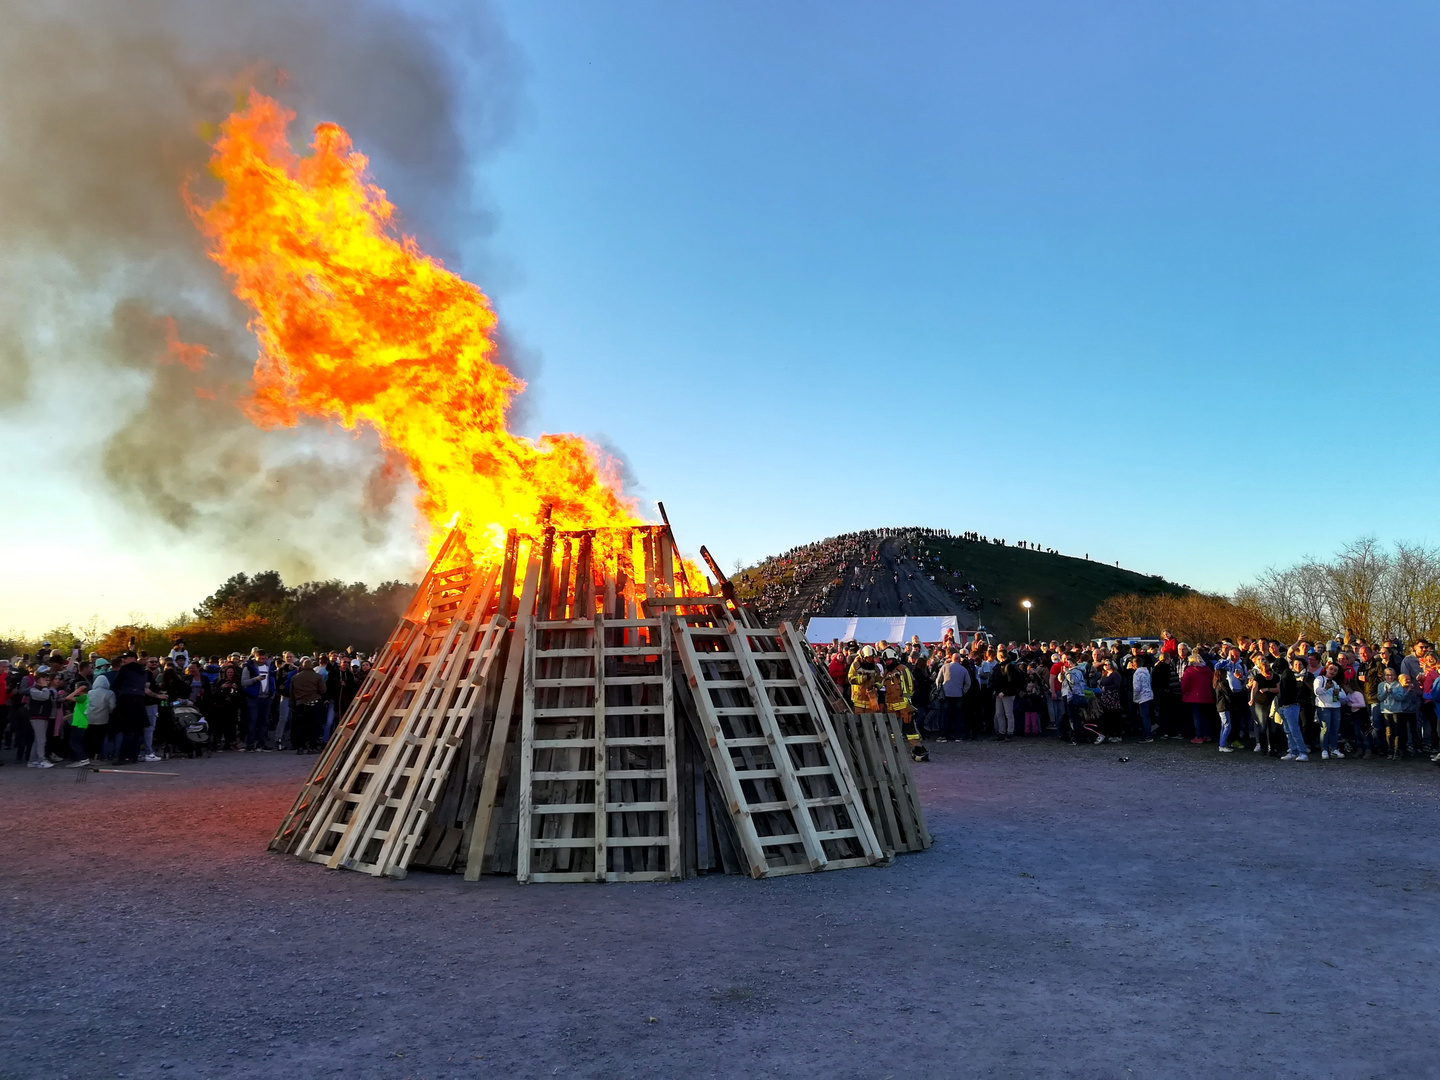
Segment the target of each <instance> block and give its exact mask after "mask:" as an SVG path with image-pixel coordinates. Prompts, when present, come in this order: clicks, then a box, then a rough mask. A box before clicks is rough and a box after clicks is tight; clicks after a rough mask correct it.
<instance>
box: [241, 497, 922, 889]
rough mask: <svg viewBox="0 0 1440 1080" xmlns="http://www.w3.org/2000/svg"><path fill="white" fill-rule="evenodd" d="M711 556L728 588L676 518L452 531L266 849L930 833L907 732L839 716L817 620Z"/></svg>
mask: <svg viewBox="0 0 1440 1080" xmlns="http://www.w3.org/2000/svg"><path fill="white" fill-rule="evenodd" d="M702 553H703V549H702ZM706 557H707V559H708V553H707V554H706ZM711 569H712V571H713V572H714V574H715V576H716V579H717V580H718V581H719V582H720V587H721V591H720V592H719V593H716V592H715V591H714V589H712V588H710V587H708V586H709V583H708V582H704V583H702V582H698V581H691V580H687V578H686V570H685V564H684V563H683V561H682V560H681V559H680V557H679V553H678V549H677V548H676V546H675V542H674V538H673V536H672V535H671V533H670V530H669V527H668V525H656V526H638V527H635V528H627V529H601V530H583V531H572V532H563V531H558V530H556V529H553V528H550V527H546V528H544V529H543V531H542V533H541V535H540V536H538V537H530V536H525V535H521V534H518V533H511V534H510V535H509V536H508V537H507V538H506V545H505V550H504V554H503V556H502V557H501V558H500V559H499V560H498V561H496V562H493V563H491V564H486V563H483V562H482V563H478V564H477V562H476V561H475V560H474V559H472V558H471V556H470V555H469V553H468V552H467V551H465V549H464V545H463V543H462V542H461V541H460V540H459V539H458V537H457V536H455V535H452V536H451V537H450V538H448V539H447V540H446V542H445V544H444V545H443V546H442V548H441V550H440V552H439V553H438V554H437V556H436V558H435V561H434V563H433V564H432V566H431V568H430V571H429V572H428V573H427V574H426V576H425V579H424V580H423V581H422V582H421V584H420V586H419V588H418V589H417V590H416V592H415V596H414V598H413V600H412V601H411V604H410V606H409V608H408V609H407V610H406V612H405V613H404V615H403V617H402V618H401V619H400V621H399V623H398V624H397V626H396V628H395V630H394V632H393V633H392V635H391V637H390V640H389V641H388V642H386V644H385V647H384V649H383V650H382V651H381V654H380V656H379V659H378V662H377V663H376V664H375V666H374V668H373V670H372V671H371V673H370V676H369V678H367V680H366V682H365V684H364V685H363V686H362V687H361V690H360V693H359V695H358V696H357V697H356V700H355V701H354V703H353V704H352V705H351V707H350V709H349V711H348V712H347V713H346V715H345V716H344V717H343V719H342V721H341V723H340V724H338V725H337V727H336V730H335V732H334V733H333V734H332V736H331V739H330V741H329V743H328V744H327V745H326V747H325V750H324V752H323V753H322V754H321V755H320V756H319V758H318V759H317V761H316V764H315V767H314V770H313V771H312V773H311V775H310V777H309V779H308V780H307V781H306V783H305V785H304V786H303V787H302V789H301V791H300V793H299V795H298V796H297V798H296V800H295V803H294V805H293V806H292V807H291V809H290V812H289V813H288V814H287V815H286V816H285V819H284V821H282V823H281V825H280V828H279V830H278V831H277V832H276V834H275V837H274V839H273V840H272V841H271V844H270V847H271V849H272V850H274V851H280V852H284V853H287V854H294V855H297V856H299V857H301V858H304V859H308V860H311V861H314V862H321V863H324V864H325V865H326V866H328V867H331V868H343V869H349V870H359V871H362V872H365V873H369V874H373V875H387V876H391V877H403V876H404V875H405V874H406V873H407V872H408V870H409V869H411V868H412V867H424V868H427V869H433V870H443V871H452V872H453V871H463V873H464V875H465V877H466V879H467V880H472V881H473V880H476V879H478V878H479V876H480V874H481V873H505V874H514V875H516V876H517V877H518V878H519V880H520V881H522V882H529V881H537V882H538V881H553V882H560V881H563V882H579V881H655V880H675V879H679V878H682V877H688V876H693V875H694V874H697V873H704V872H708V871H725V872H731V873H748V874H750V875H752V876H755V877H773V876H778V875H782V874H794V873H809V872H812V871H816V870H828V869H842V868H846V867H853V866H868V865H874V864H877V863H882V862H884V861H885V860H887V859H888V858H889V856H890V855H891V854H893V853H894V852H896V851H902V850H919V847H918V846H916V845H917V844H918V840H919V837H920V836H923V837H924V840H925V845H926V846H928V841H929V834H928V833H925V831H924V823H923V818H921V817H920V816H919V807H918V803H916V802H915V801H914V782H913V778H912V777H911V776H910V773H909V765H908V755H905V754H903V749H904V746H903V737H902V739H901V743H900V746H899V751H901V752H898V753H892V754H890V755H889V756H888V757H887V756H886V755H885V754H884V752H883V749H882V748H881V747H880V745H879V743H878V742H877V740H878V738H879V735H878V734H876V733H875V732H874V731H870V729H871V728H873V727H874V724H873V722H868V721H864V720H863V718H857V717H855V716H854V715H853V714H847V715H846V716H845V718H844V720H843V721H842V720H841V719H840V714H838V713H837V714H836V716H835V718H833V719H832V715H831V714H832V710H833V709H834V708H835V706H834V704H833V703H830V702H827V699H826V698H825V696H824V694H823V688H822V684H821V682H820V681H819V680H818V679H817V673H816V671H815V670H814V668H813V666H812V663H811V660H810V657H809V654H808V651H807V650H806V647H805V645H804V643H803V642H802V640H801V639H800V637H799V635H798V634H796V633H795V632H794V630H793V629H791V628H790V627H789V626H788V625H785V626H781V627H780V628H778V629H767V628H761V627H756V626H753V625H751V623H750V619H749V616H748V613H747V612H745V611H744V610H742V609H741V608H739V607H738V606H737V605H736V604H735V602H734V599H733V592H732V591H731V590H730V588H729V584H728V582H726V581H725V580H724V575H723V574H721V573H720V571H719V568H718V567H716V566H715V565H714V563H713V561H712V562H711ZM857 721H861V722H859V723H858V724H857ZM867 724H868V726H867ZM864 731H870V734H871V735H872V736H873V737H872V738H870V739H869V741H865V738H864V737H863V736H862V735H861V734H860V733H861V732H864ZM887 736H888V729H887ZM857 739H858V740H859V741H858V742H857ZM902 805H903V810H902V809H901V808H902ZM887 813H888V816H887ZM901 817H903V821H904V823H903V824H902V823H901Z"/></svg>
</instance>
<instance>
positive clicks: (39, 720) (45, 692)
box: [26, 672, 56, 769]
mask: <svg viewBox="0 0 1440 1080" xmlns="http://www.w3.org/2000/svg"><path fill="white" fill-rule="evenodd" d="M26 697H27V700H26V705H27V713H28V715H29V718H30V730H31V731H32V732H33V733H34V736H35V741H34V742H33V743H31V745H30V768H32V769H53V768H54V767H55V766H54V765H52V764H51V763H50V762H49V761H47V760H46V759H45V737H46V735H47V734H48V733H49V730H50V721H51V719H52V718H53V717H54V715H55V699H56V694H55V691H54V690H53V689H51V687H50V673H49V672H43V673H40V674H37V675H36V676H35V682H34V684H33V685H32V686H31V687H30V689H29V690H28V691H26Z"/></svg>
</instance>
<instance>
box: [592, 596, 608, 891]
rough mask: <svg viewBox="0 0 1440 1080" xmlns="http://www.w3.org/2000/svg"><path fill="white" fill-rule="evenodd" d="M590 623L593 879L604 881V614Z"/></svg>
mask: <svg viewBox="0 0 1440 1080" xmlns="http://www.w3.org/2000/svg"><path fill="white" fill-rule="evenodd" d="M592 625H593V627H594V630H593V633H594V635H595V640H594V641H593V642H591V647H592V648H593V649H594V650H595V658H594V660H593V663H594V665H595V673H594V674H595V690H594V693H595V715H594V724H595V793H594V797H595V880H596V881H604V880H605V875H606V874H607V873H609V869H610V868H609V866H608V865H607V864H608V863H609V861H610V848H609V844H608V843H607V840H608V837H609V835H610V818H609V815H608V813H607V812H606V809H605V805H606V803H607V802H608V801H609V792H610V777H609V775H608V773H607V770H608V769H609V766H610V751H609V749H608V748H607V747H606V744H605V737H606V735H607V734H609V733H608V731H607V730H606V724H605V615H604V614H603V613H598V614H596V615H595V616H594V617H593V619H592Z"/></svg>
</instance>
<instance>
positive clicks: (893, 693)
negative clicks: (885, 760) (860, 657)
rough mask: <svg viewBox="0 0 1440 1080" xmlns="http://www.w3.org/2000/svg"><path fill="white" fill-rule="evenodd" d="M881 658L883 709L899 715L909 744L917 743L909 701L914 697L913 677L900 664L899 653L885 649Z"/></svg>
mask: <svg viewBox="0 0 1440 1080" xmlns="http://www.w3.org/2000/svg"><path fill="white" fill-rule="evenodd" d="M881 657H882V660H883V663H884V665H885V674H884V686H885V708H886V709H887V710H889V711H890V712H893V713H899V714H900V722H901V723H902V724H903V725H904V726H905V737H906V738H907V739H909V740H910V741H911V742H919V741H920V732H919V730H918V729H917V728H916V727H915V720H914V715H915V710H914V709H913V708H911V706H910V701H911V699H912V698H913V697H914V696H915V676H913V675H911V674H910V669H909V668H908V667H906V666H905V665H904V664H903V663H901V662H900V653H899V652H898V651H897V650H895V649H886V650H885V651H884V652H883V653H882V654H881Z"/></svg>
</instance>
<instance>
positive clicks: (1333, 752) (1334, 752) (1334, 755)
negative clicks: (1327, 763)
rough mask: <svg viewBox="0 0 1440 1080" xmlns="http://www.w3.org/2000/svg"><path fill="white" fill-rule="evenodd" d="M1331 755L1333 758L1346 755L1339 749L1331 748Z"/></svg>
mask: <svg viewBox="0 0 1440 1080" xmlns="http://www.w3.org/2000/svg"><path fill="white" fill-rule="evenodd" d="M1330 756H1331V757H1332V758H1343V757H1344V756H1345V755H1344V754H1342V753H1341V752H1340V751H1339V750H1331V751H1330Z"/></svg>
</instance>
